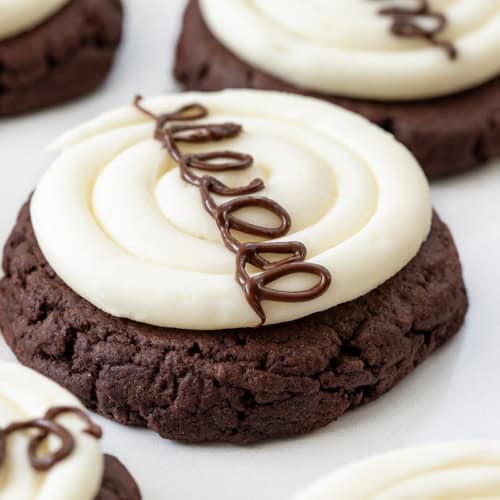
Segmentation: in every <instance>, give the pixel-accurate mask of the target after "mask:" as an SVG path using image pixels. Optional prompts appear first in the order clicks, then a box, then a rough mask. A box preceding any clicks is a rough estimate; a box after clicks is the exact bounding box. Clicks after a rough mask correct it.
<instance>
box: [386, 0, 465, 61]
mask: <svg viewBox="0 0 500 500" xmlns="http://www.w3.org/2000/svg"><path fill="white" fill-rule="evenodd" d="M377 1H379V0H377ZM379 14H380V15H382V16H391V17H392V18H393V24H392V26H391V32H392V33H393V34H394V35H396V36H399V37H403V38H415V37H416V38H424V39H426V40H427V41H428V42H429V43H430V44H431V45H434V46H436V47H441V48H443V49H444V50H445V51H446V53H447V54H448V57H449V58H450V59H452V60H453V59H456V58H457V57H458V51H457V49H456V47H455V45H453V43H451V42H447V41H442V40H438V39H437V36H438V35H439V34H440V33H442V32H443V30H444V29H445V28H446V25H447V23H448V20H447V18H446V16H445V15H444V14H441V13H439V12H432V10H431V7H430V5H429V2H428V0H419V4H417V6H416V7H415V8H413V9H411V8H409V7H384V8H383V9H380V10H379ZM416 17H427V18H428V19H432V20H434V21H435V22H436V26H435V27H433V28H432V27H429V28H426V27H422V26H420V25H418V24H416V19H415V18H416Z"/></svg>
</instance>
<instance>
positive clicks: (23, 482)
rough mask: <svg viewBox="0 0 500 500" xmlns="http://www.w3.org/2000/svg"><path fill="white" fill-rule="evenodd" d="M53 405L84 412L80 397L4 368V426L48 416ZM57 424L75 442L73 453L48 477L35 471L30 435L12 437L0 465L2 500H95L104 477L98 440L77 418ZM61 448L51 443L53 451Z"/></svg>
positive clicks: (0, 373)
mask: <svg viewBox="0 0 500 500" xmlns="http://www.w3.org/2000/svg"><path fill="white" fill-rule="evenodd" d="M54 406H72V407H78V408H82V406H81V404H80V402H79V401H78V400H77V399H76V398H75V397H73V396H72V395H71V394H69V393H68V392H67V391H66V390H64V389H63V388H62V387H60V386H59V385H57V384H55V383H54V382H52V381H50V380H48V379H46V378H45V377H42V376H41V375H39V374H38V373H36V372H34V371H32V370H30V369H28V368H25V367H22V366H20V365H14V364H10V363H0V427H6V426H7V425H9V424H10V423H12V422H19V421H25V420H31V419H33V418H38V417H43V415H44V414H45V412H46V411H47V410H48V409H49V408H51V407H54ZM57 422H60V423H61V424H62V425H63V426H64V427H65V428H67V429H68V430H70V431H71V433H72V435H73V437H74V439H75V449H74V450H73V452H72V454H71V455H70V456H69V457H68V458H66V459H65V460H64V461H62V462H60V463H59V464H57V465H55V466H54V467H53V468H52V469H50V470H49V471H48V472H35V470H34V469H33V468H32V467H31V465H30V463H29V460H28V443H29V434H27V433H19V432H16V433H15V434H12V435H11V436H9V437H8V439H7V453H6V460H5V461H4V462H3V464H2V466H0V500H14V499H15V500H94V498H95V497H96V494H97V492H98V490H99V488H100V485H101V482H102V473H103V455H102V453H101V449H100V444H99V441H97V440H96V439H95V438H93V437H91V436H89V435H87V434H84V433H82V430H83V429H84V424H83V423H82V422H81V420H80V419H79V418H77V417H76V416H74V415H69V414H68V415H61V416H60V417H58V418H57ZM59 445H60V442H59V441H58V440H57V439H56V438H49V440H48V446H49V449H57V448H58V447H59Z"/></svg>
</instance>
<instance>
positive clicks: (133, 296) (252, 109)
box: [31, 90, 432, 330]
mask: <svg viewBox="0 0 500 500" xmlns="http://www.w3.org/2000/svg"><path fill="white" fill-rule="evenodd" d="M192 103H201V104H202V105H204V106H206V107H207V109H208V110H209V113H210V114H209V117H208V121H209V122H212V123H225V122H236V123H240V124H241V125H242V126H243V132H242V133H241V134H240V135H239V136H238V137H236V138H233V139H231V140H229V141H225V143H224V144H222V145H220V144H219V146H217V145H216V144H214V143H213V142H212V143H208V144H196V145H191V146H190V147H186V145H185V144H184V145H183V149H182V150H183V152H184V153H185V154H188V153H189V154H197V153H202V152H205V153H206V152H207V151H217V150H219V151H220V150H223V149H225V148H230V149H232V150H234V151H244V152H245V153H248V154H250V155H252V156H253V158H254V159H255V161H254V164H253V165H252V166H251V167H250V168H248V169H244V170H242V171H240V172H228V173H225V174H224V173H222V174H219V175H218V176H217V178H218V179H220V180H221V181H222V182H224V183H226V185H228V186H248V184H249V182H250V181H251V179H255V178H259V177H260V178H263V179H264V180H265V188H264V189H263V190H261V191H259V193H258V195H259V196H262V197H268V198H269V199H272V200H275V201H276V202H278V203H279V204H280V205H281V206H282V207H286V209H287V210H288V213H289V214H290V217H291V219H292V225H291V228H290V232H289V233H288V234H287V235H286V236H284V237H282V238H277V239H275V240H273V241H274V242H284V241H301V242H304V244H305V245H306V246H307V261H306V262H307V263H312V264H315V265H321V266H323V268H324V269H327V270H329V271H330V273H331V279H332V282H333V283H334V286H331V287H329V288H328V290H326V291H325V293H324V294H322V295H321V296H319V297H317V298H316V299H315V300H309V301H303V302H298V303H285V302H277V301H265V303H264V306H263V307H264V310H265V313H266V323H267V324H276V323H283V322H286V321H292V320H295V319H298V318H301V317H305V316H308V315H310V314H312V313H315V312H319V311H324V310H326V309H329V308H330V307H334V306H336V305H338V304H341V303H344V302H348V301H350V300H354V299H357V298H358V297H361V296H362V295H365V294H366V293H368V292H369V291H371V290H373V289H375V288H377V287H378V286H380V285H381V284H382V283H384V282H385V281H387V280H388V279H389V278H391V277H392V276H394V275H395V274H397V273H398V272H399V271H401V269H403V267H404V266H406V264H408V262H410V260H411V259H413V257H415V255H416V254H417V252H418V251H419V249H420V247H421V245H422V243H423V242H424V241H425V239H426V238H427V236H428V234H429V230H430V226H431V218H432V206H431V201H430V192H429V184H428V182H427V179H426V178H425V176H424V174H423V172H422V169H421V168H420V167H419V165H418V163H417V162H416V161H415V159H414V158H413V156H412V155H411V154H410V153H409V152H408V150H407V149H406V148H404V147H403V146H402V145H401V144H400V143H398V142H397V141H395V140H394V138H393V136H392V135H390V134H387V133H386V132H384V131H383V130H381V129H380V128H378V127H375V126H374V125H372V124H371V123H369V122H368V121H367V120H365V119H363V118H361V117H360V116H359V115H355V114H353V113H350V112H348V111H346V110H344V109H342V108H337V107H334V106H332V105H330V104H329V103H326V102H323V101H319V100H317V99H311V98H306V97H302V96H297V95H293V94H280V93H276V92H265V91H257V90H226V91H223V92H215V93H205V94H202V93H184V94H172V95H168V96H163V97H157V98H152V99H144V101H143V106H144V107H145V109H148V110H150V111H153V112H154V113H155V114H156V115H157V116H160V115H161V114H163V113H169V112H172V110H177V109H181V108H182V107H183V106H188V105H190V104H192ZM127 104H128V103H127ZM257 110H258V111H257ZM153 137H154V122H153V120H152V119H151V118H150V117H147V116H146V115H145V114H144V113H141V112H139V111H138V110H137V109H136V108H134V107H133V106H130V105H125V106H124V107H123V108H120V109H118V110H113V111H110V112H109V113H105V114H103V115H101V116H99V117H97V118H96V119H95V120H93V121H91V122H90V123H86V124H84V125H82V126H81V127H80V128H77V129H76V130H74V131H71V132H69V134H67V136H66V137H63V138H62V139H61V140H60V141H58V143H57V145H58V149H59V150H60V155H59V157H58V158H57V160H56V161H55V162H54V163H53V164H52V165H51V166H50V168H49V169H48V171H47V172H46V173H45V175H44V176H43V178H42V180H41V181H40V183H39V184H38V187H37V189H36V191H35V194H34V195H33V199H32V201H31V218H32V222H33V228H34V230H35V235H36V238H37V241H38V243H39V245H40V248H41V250H42V253H43V254H44V255H45V258H46V259H47V261H48V262H49V264H50V265H51V266H52V268H53V269H54V271H55V272H56V273H57V274H58V275H59V276H60V277H61V279H62V280H63V281H64V282H65V283H66V284H68V285H69V287H70V288H71V289H73V290H74V291H75V292H76V293H78V294H79V295H80V296H81V297H83V298H85V299H87V300H88V301H89V302H91V303H92V304H94V305H95V306H96V307H98V308H99V309H101V310H103V311H105V312H107V313H109V314H111V315H113V316H118V317H122V318H129V319H131V320H134V321H139V322H142V323H147V324H150V325H155V326H165V327H174V328H184V329H190V328H194V329H199V330H216V329H224V328H242V327H252V326H256V325H257V324H258V321H259V319H258V317H257V315H256V313H255V311H254V310H253V309H252V308H251V307H250V306H249V305H248V302H247V301H246V300H245V296H244V294H243V293H242V290H241V287H240V286H239V284H238V283H237V281H236V280H235V277H234V273H235V265H236V264H235V261H236V259H235V256H234V254H232V253H231V252H230V251H228V250H227V248H226V247H225V245H224V243H223V241H222V238H221V236H220V233H219V231H218V230H217V228H216V224H215V223H214V221H213V220H212V218H211V217H210V216H209V215H208V213H207V212H206V210H205V209H204V208H203V205H202V203H201V202H200V192H199V189H196V188H194V187H188V186H187V185H186V182H184V181H183V180H182V179H181V175H180V172H179V168H178V166H177V164H176V163H175V162H174V161H173V160H172V158H171V156H170V155H169V153H168V152H167V151H166V150H165V148H164V147H163V145H162V144H161V143H160V141H157V140H155V139H154V138H153ZM394 166H397V169H395V168H394ZM90 192H91V193H92V196H91V201H90V202H89V193H90ZM226 200H227V199H226ZM311 200H315V202H314V203H311ZM224 201H225V200H224V198H223V197H219V198H217V197H216V202H217V203H218V204H219V206H220V205H221V204H222V203H224ZM240 214H241V215H240ZM240 214H239V215H238V217H242V218H243V219H244V220H246V221H249V222H252V223H253V224H260V225H263V226H264V227H276V215H275V214H274V213H271V212H269V211H264V213H263V210H262V209H261V208H255V207H246V208H245V209H244V210H242V211H241V212H240ZM409 220H411V221H412V224H411V225H410V224H408V221H409ZM54 227H57V232H56V231H54ZM249 239H250V240H251V239H252V238H251V237H250V238H249ZM75 255H78V256H79V257H78V265H75V260H74V256H75ZM317 282H318V277H317V276H314V277H313V276H311V275H310V273H309V274H304V273H300V272H294V273H292V274H289V275H288V276H284V277H282V278H281V279H280V280H279V281H275V282H274V283H272V284H271V286H272V287H273V288H275V289H279V290H285V291H290V292H293V291H296V290H302V291H307V290H309V289H311V287H313V286H314V284H315V283H317ZM124 283H126V285H127V286H123V285H124ZM181 283H182V286H179V284H181ZM165 304H175V307H171V308H169V307H165Z"/></svg>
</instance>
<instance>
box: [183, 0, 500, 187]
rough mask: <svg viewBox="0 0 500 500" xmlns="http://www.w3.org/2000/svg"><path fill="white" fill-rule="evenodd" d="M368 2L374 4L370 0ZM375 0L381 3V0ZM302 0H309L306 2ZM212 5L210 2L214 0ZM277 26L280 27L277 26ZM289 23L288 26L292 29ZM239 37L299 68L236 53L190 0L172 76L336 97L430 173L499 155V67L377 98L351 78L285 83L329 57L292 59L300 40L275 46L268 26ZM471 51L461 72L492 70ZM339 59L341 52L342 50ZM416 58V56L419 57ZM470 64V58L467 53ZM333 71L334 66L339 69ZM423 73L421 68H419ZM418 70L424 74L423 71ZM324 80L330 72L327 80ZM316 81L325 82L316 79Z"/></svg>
mask: <svg viewBox="0 0 500 500" xmlns="http://www.w3.org/2000/svg"><path fill="white" fill-rule="evenodd" d="M256 2H257V3H259V5H261V4H262V3H263V2H261V1H258V0H256ZM366 2H367V3H370V2H368V0H366ZM295 3H296V2H295ZM316 3H317V4H319V5H320V7H321V6H322V4H321V2H316ZM371 3H372V4H376V3H377V2H371ZM378 3H379V4H380V3H381V2H378ZM273 5H274V4H269V5H268V7H265V8H270V9H271V8H273ZM304 5H306V6H308V4H306V3H305V2H304ZM391 5H392V4H391ZM212 7H215V5H213V6H212ZM233 7H234V6H233ZM291 7H293V6H290V10H292V11H293V9H292V8H291ZM322 8H323V7H322ZM460 8H463V6H462V7H460V6H459V7H456V6H452V7H451V9H460ZM465 8H473V9H474V8H475V6H474V4H472V5H468V6H467V5H466V6H465ZM481 8H482V7H479V11H478V12H475V13H474V15H469V16H468V17H467V16H464V15H463V13H462V14H460V12H457V13H456V15H455V14H454V13H453V12H452V13H451V14H450V16H455V17H457V16H458V18H459V21H461V20H463V19H464V18H465V19H469V20H470V21H471V22H472V21H473V20H477V19H476V18H477V16H478V15H479V14H480V13H481V12H480V10H481ZM491 8H492V4H491V3H490V4H489V7H488V9H491ZM495 8H496V7H495ZM460 16H461V17H460ZM378 17H380V18H381V20H380V21H379V22H381V23H383V22H384V21H385V22H386V23H387V22H388V20H387V19H386V20H384V19H383V16H378ZM455 17H451V19H450V20H449V24H450V25H451V24H452V21H453V20H454V19H455ZM497 17H498V15H497ZM326 18H327V17H326ZM304 20H307V17H304ZM316 21H317V20H316ZM363 21H366V20H363ZM232 22H233V25H234V26H241V24H242V23H241V22H240V23H238V22H237V21H235V20H233V21H232ZM295 22H296V21H295ZM357 22H358V23H359V22H361V20H359V19H358V21H357ZM347 25H348V23H347ZM307 26H308V25H307V23H306V21H304V26H301V28H303V29H306V28H307ZM382 27H383V29H384V30H385V31H387V37H388V38H389V36H390V31H389V30H390V25H389V24H385V25H384V24H383V25H382ZM329 28H331V23H330V24H329ZM276 29H277V30H278V29H281V27H280V28H276ZM290 29H291V31H292V32H293V29H292V28H290ZM296 29H298V28H296ZM333 31H334V30H331V29H330V30H329V32H330V33H332V35H331V36H334V35H335V33H334V32H333ZM490 31H491V30H490ZM340 32H341V33H343V31H342V30H340ZM352 32H355V33H358V31H357V30H351V33H352ZM498 32H499V31H498V30H496V33H498ZM279 33H281V31H279ZM242 34H243V31H242ZM242 36H243V35H242ZM495 36H496V40H497V41H496V42H495V43H496V44H497V46H498V44H499V43H500V40H498V38H499V37H498V35H495ZM245 40H248V41H249V42H248V46H249V47H250V48H248V47H246V49H247V50H248V51H250V50H251V48H252V44H251V43H253V42H254V41H255V40H260V41H262V43H267V45H268V46H270V47H272V48H273V50H274V46H275V45H276V49H275V50H276V51H278V53H281V52H279V51H281V50H282V51H283V53H282V58H281V60H284V61H290V64H292V63H293V64H296V66H297V67H298V69H296V70H292V69H290V70H289V71H288V73H286V71H285V70H282V71H284V72H285V73H284V74H287V75H288V76H289V77H288V78H284V77H283V76H277V75H276V74H274V73H272V71H271V70H270V69H269V70H267V69H262V68H261V67H260V66H259V65H258V64H256V63H254V64H252V63H250V62H249V61H248V60H246V59H245V58H244V57H242V56H241V55H237V54H236V53H235V52H234V51H232V50H230V49H229V48H228V47H227V45H225V44H224V43H222V42H221V40H220V38H219V37H217V36H215V35H214V34H213V33H212V32H211V31H210V30H209V28H208V27H207V24H206V22H205V20H204V18H203V16H202V13H201V12H200V5H199V0H191V1H190V2H189V4H188V7H187V9H186V13H185V16H184V24H183V30H182V33H181V35H180V39H179V42H178V47H177V58H176V63H175V69H174V74H175V77H176V78H177V80H178V81H179V82H181V83H182V85H183V86H184V87H185V88H186V89H188V90H219V89H223V88H256V89H271V90H279V91H286V92H295V93H300V94H306V95H311V96H314V97H318V98H321V99H325V100H327V101H330V102H332V103H335V104H338V105H341V106H343V107H345V108H347V109H350V110H352V111H354V112H357V113H360V114H361V115H363V116H365V117H366V118H368V119H369V120H371V121H372V122H374V123H376V124H377V125H379V126H381V127H382V128H384V129H385V130H387V131H389V132H391V133H392V134H394V135H395V137H396V138H397V139H398V140H399V141H401V142H402V143H403V144H405V145H406V146H407V147H408V148H409V149H410V151H411V152H412V153H413V154H414V155H415V157H416V158H417V160H418V161H419V163H420V164H421V165H422V168H423V169H424V171H425V172H426V174H427V176H428V177H430V178H435V177H440V176H444V175H449V174H456V173H459V172H463V171H466V170H468V169H471V168H473V167H477V166H478V165H480V164H483V163H485V162H487V161H488V160H489V159H491V158H495V157H497V156H499V155H500V146H499V144H500V77H498V76H497V75H498V74H499V73H500V71H497V72H496V73H493V74H491V76H489V74H486V75H485V76H484V77H483V78H484V79H483V81H478V82H477V84H476V85H472V84H471V83H469V85H470V86H469V87H467V86H465V84H464V88H463V89H460V87H457V88H456V89H455V91H453V92H452V91H449V93H448V94H446V93H445V94H444V95H441V96H435V97H426V98H418V99H417V98H412V99H411V100H410V99H407V100H401V99H400V100H386V99H388V96H385V98H384V99H380V98H374V97H373V96H372V97H360V96H356V97H352V96H350V95H349V92H348V89H351V88H352V85H353V83H352V82H350V83H349V85H348V84H346V85H347V88H346V89H344V90H345V92H346V93H342V92H327V91H326V90H322V91H320V90H317V89H312V88H310V87H308V86H307V85H301V84H300V83H299V82H295V83H291V80H290V79H291V78H294V77H296V74H298V73H300V70H302V68H303V67H304V68H308V70H309V72H310V73H311V74H313V75H315V74H316V73H317V68H318V67H319V68H322V69H321V70H320V71H319V73H320V74H321V71H323V70H324V68H325V67H327V66H331V64H328V65H327V64H326V63H325V64H317V65H316V66H314V64H312V65H308V63H307V60H306V61H305V62H301V63H300V64H299V63H298V61H296V60H295V59H294V58H296V57H298V54H299V53H300V52H301V49H300V47H294V48H291V47H285V48H283V49H281V47H280V45H279V42H277V43H276V44H273V42H271V41H269V40H268V38H267V33H265V32H263V33H262V35H261V36H260V38H259V36H250V35H248V36H247V37H246V38H245ZM250 40H252V42H250ZM359 40H363V38H359ZM417 42H418V40H417ZM417 42H416V43H417ZM384 43H386V44H394V43H400V44H402V50H404V48H406V47H407V44H408V43H410V42H408V39H405V40H403V39H400V38H396V37H394V40H392V41H391V40H385V39H384ZM257 45H258V44H257ZM421 45H422V43H420V45H418V46H417V47H419V48H420V47H421ZM424 47H425V44H424ZM457 47H458V56H457V57H458V60H460V57H461V54H460V49H461V45H460V43H457ZM411 48H413V46H411ZM393 50H394V49H393ZM427 50H428V51H432V54H423V55H422V56H421V58H420V59H425V57H431V56H432V57H434V58H437V63H436V64H434V66H437V67H438V68H440V67H446V65H453V64H456V63H455V62H453V61H451V62H450V61H448V60H447V58H446V54H445V53H444V51H443V50H442V49H440V48H435V47H429V48H427ZM463 50H465V49H463ZM269 52H270V51H266V50H260V51H259V50H258V49H257V48H256V49H255V57H256V58H257V57H260V56H262V57H263V58H265V56H267V55H268V53H269ZM271 52H272V51H271ZM354 52H356V51H354ZM490 52H491V53H492V54H496V53H498V48H497V49H494V50H491V51H490ZM369 53H370V52H369ZM478 53H479V52H478ZM306 54H307V53H306ZM472 54H473V55H472V56H471V57H470V58H472V59H473V58H474V57H476V55H475V54H476V52H472ZM340 55H342V54H340ZM352 57H354V56H352ZM477 58H478V61H477V64H481V69H477V68H475V66H474V68H475V69H470V70H467V71H465V70H464V71H463V73H465V74H470V75H476V74H480V75H483V73H484V71H490V72H491V71H492V70H493V71H494V70H495V68H496V66H495V65H496V62H495V63H493V64H491V63H488V62H486V61H484V62H482V59H479V55H478V56H477ZM340 59H341V60H342V58H340ZM420 59H419V60H418V62H420ZM433 61H434V60H433ZM273 62H274V63H275V66H277V65H278V64H276V63H277V62H278V59H277V60H276V61H273ZM330 62H333V60H332V59H330ZM270 64H271V63H270ZM470 64H471V65H472V64H474V61H472V63H470ZM401 65H404V68H405V69H404V71H402V70H401V69H399V70H398V71H399V74H401V75H407V78H408V79H410V77H414V78H415V79H416V78H417V75H413V73H410V70H411V69H412V68H411V66H412V65H413V66H415V68H418V67H419V66H418V65H417V64H410V63H409V62H406V63H405V62H404V60H402V61H401V62H400V65H399V66H398V67H399V68H401ZM364 67H369V68H375V70H374V71H376V70H377V69H378V74H384V73H385V74H387V75H388V76H387V80H388V81H387V82H384V81H383V79H382V78H381V84H380V85H379V86H381V87H382V88H388V89H391V91H393V92H394V95H396V92H397V91H398V90H400V91H401V90H404V89H405V88H408V87H410V84H409V83H408V82H402V83H401V84H400V86H399V87H395V84H393V81H392V80H397V79H396V78H393V79H392V80H391V77H390V74H391V73H390V71H389V70H390V69H391V68H388V69H385V68H382V67H380V66H379V65H378V62H375V61H371V60H367V62H364V63H362V62H360V63H358V64H357V65H356V64H353V69H354V70H357V68H358V69H360V68H364ZM271 68H272V66H271ZM393 69H394V68H393ZM396 69H397V68H396ZM330 71H331V72H333V69H330ZM360 71H361V69H360ZM340 74H341V73H340V72H339V73H338V75H340ZM422 74H423V75H424V76H425V73H422ZM438 76H439V75H438ZM296 78H298V77H296ZM421 78H422V79H423V77H421ZM331 80H333V83H332V82H331ZM337 80H338V81H339V82H343V81H344V75H343V74H342V75H341V77H340V76H339V77H338V78H337ZM428 80H429V81H434V80H435V78H432V77H430V78H428ZM441 80H442V81H444V80H446V78H444V77H443V78H442V79H441ZM448 80H451V81H452V82H453V81H455V80H458V77H457V78H455V77H453V78H452V77H450V78H448ZM373 81H374V75H368V76H367V75H364V76H363V77H359V78H358V80H357V82H361V83H362V84H363V83H365V84H366V82H368V84H369V85H368V87H367V89H369V87H370V85H371V84H372V83H373ZM318 82H319V83H318V85H321V83H322V82H321V79H319V80H318ZM357 82H356V83H357ZM423 82H424V83H425V79H423ZM334 83H336V80H335V77H334V76H332V77H331V79H330V80H328V84H332V85H333V84H334ZM424 83H422V85H424ZM323 85H327V84H326V83H323ZM450 88H453V87H450ZM365 90H366V89H365ZM367 91H368V90H367ZM359 92H361V90H359ZM380 92H381V90H380Z"/></svg>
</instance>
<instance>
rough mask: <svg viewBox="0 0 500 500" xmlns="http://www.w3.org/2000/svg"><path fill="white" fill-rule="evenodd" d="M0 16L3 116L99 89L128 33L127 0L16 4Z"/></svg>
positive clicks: (0, 112)
mask: <svg viewBox="0 0 500 500" xmlns="http://www.w3.org/2000/svg"><path fill="white" fill-rule="evenodd" d="M2 10H5V12H2V16H0V116H10V115H17V114H20V113H26V112H28V111H33V110H35V109H39V108H44V107H47V106H52V105H55V104H59V103H62V102H65V101H68V100H70V99H73V98H76V97H79V96H82V95H84V94H87V93H89V92H91V91H93V90H94V89H95V88H97V87H98V86H99V85H100V84H101V83H102V81H103V80H104V78H105V77H106V76H107V74H108V73H109V71H110V69H111V66H112V63H113V59H114V55H115V52H116V50H117V47H118V45H119V43H120V39H121V33H122V21H123V8H122V4H121V0H50V1H47V2H36V1H34V0H30V1H27V2H12V5H11V6H6V7H2Z"/></svg>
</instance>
